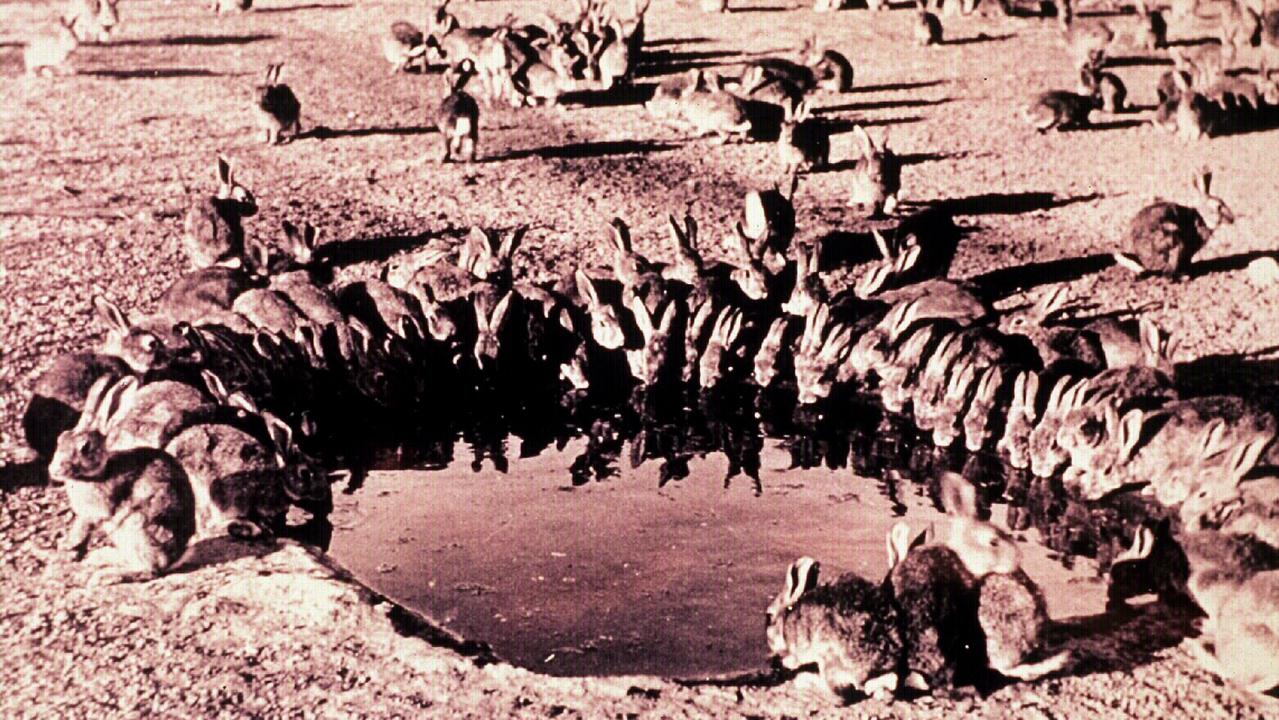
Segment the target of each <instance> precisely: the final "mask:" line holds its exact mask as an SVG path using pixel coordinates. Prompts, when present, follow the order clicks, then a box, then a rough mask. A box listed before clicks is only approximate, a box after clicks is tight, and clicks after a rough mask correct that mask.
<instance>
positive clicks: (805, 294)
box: [782, 246, 828, 317]
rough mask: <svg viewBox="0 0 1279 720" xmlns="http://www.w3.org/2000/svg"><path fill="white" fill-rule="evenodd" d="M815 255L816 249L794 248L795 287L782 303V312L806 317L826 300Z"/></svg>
mask: <svg viewBox="0 0 1279 720" xmlns="http://www.w3.org/2000/svg"><path fill="white" fill-rule="evenodd" d="M817 255H818V249H817V248H808V247H804V246H799V247H796V248H795V287H794V289H793V290H791V296H790V297H789V298H788V299H787V300H786V302H784V303H782V312H784V313H786V314H788V315H794V316H796V317H807V316H808V314H809V313H810V312H812V311H813V309H814V308H815V307H817V305H819V304H820V303H822V302H825V301H826V300H827V299H828V298H827V294H826V287H825V285H823V284H822V278H821V275H819V274H818V272H817Z"/></svg>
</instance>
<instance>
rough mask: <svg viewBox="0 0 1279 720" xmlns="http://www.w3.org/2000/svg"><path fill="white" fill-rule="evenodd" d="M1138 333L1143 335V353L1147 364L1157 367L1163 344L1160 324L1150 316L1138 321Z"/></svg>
mask: <svg viewBox="0 0 1279 720" xmlns="http://www.w3.org/2000/svg"><path fill="white" fill-rule="evenodd" d="M1137 330H1138V334H1139V335H1140V336H1141V354H1142V357H1143V358H1144V359H1145V361H1146V365H1148V366H1150V367H1156V366H1157V365H1158V363H1159V359H1160V353H1159V347H1160V345H1161V344H1162V341H1161V335H1162V333H1161V332H1160V330H1159V326H1158V325H1156V324H1155V323H1154V322H1153V321H1152V320H1150V319H1149V318H1144V317H1143V318H1141V319H1140V320H1138V321H1137Z"/></svg>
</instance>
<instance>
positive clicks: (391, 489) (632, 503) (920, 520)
mask: <svg viewBox="0 0 1279 720" xmlns="http://www.w3.org/2000/svg"><path fill="white" fill-rule="evenodd" d="M507 442H508V446H507V447H505V448H504V449H505V451H506V452H505V453H503V454H502V457H505V456H506V455H509V456H510V457H512V458H519V457H520V456H521V455H524V454H530V453H528V452H524V451H523V448H521V443H520V441H519V440H518V439H514V438H511V439H509V440H508V441H507ZM632 442H634V440H632V441H628V443H627V444H630V443H632ZM590 445H591V443H588V441H587V440H586V439H584V438H582V437H578V438H575V439H572V440H569V441H567V442H566V443H563V445H562V449H559V450H556V449H554V447H555V446H552V448H551V449H549V450H548V451H545V452H542V453H541V454H539V455H536V456H535V457H529V458H523V459H512V460H509V461H506V460H500V461H499V464H500V465H503V466H505V469H506V472H505V473H502V472H498V471H496V470H494V469H493V463H492V462H491V461H482V462H480V471H479V472H476V471H474V470H473V467H472V464H471V463H458V462H455V463H452V464H449V465H447V466H446V467H444V468H442V469H432V470H388V471H375V472H372V473H370V474H369V475H368V477H367V479H366V481H365V483H364V485H363V487H362V488H360V489H359V490H358V491H357V492H355V493H353V494H350V495H343V496H340V498H339V500H338V501H337V508H336V510H335V512H334V515H333V517H332V520H333V524H334V528H335V531H334V535H333V540H332V546H331V548H330V552H331V553H332V554H333V555H334V556H335V557H336V558H337V560H338V561H339V562H340V563H342V564H343V565H345V566H346V567H347V568H349V569H350V570H351V571H352V572H354V573H355V574H356V575H357V576H358V577H359V578H360V579H361V580H362V581H363V582H365V583H366V584H368V585H369V586H371V587H372V588H374V589H375V590H377V591H379V592H381V593H383V594H385V595H387V596H389V597H391V598H392V599H394V600H396V601H397V602H399V603H401V604H403V605H406V606H407V607H410V608H413V609H415V610H418V611H420V612H422V613H424V614H425V615H427V616H429V617H431V618H432V619H433V620H435V621H436V622H438V623H440V624H442V625H443V626H445V627H447V628H449V629H451V630H453V631H455V632H457V633H460V634H461V635H462V636H464V637H466V638H468V639H476V640H483V641H485V642H487V643H489V644H490V645H491V646H492V647H493V649H494V651H495V652H496V653H497V655H498V656H500V657H502V658H503V659H505V660H508V661H510V662H513V663H515V664H518V665H521V666H524V667H528V668H531V669H535V670H538V671H540V672H546V673H551V674H560V675H579V674H629V673H651V674H658V675H664V676H672V677H703V676H713V675H724V674H731V673H737V672H743V671H751V670H757V669H760V668H763V667H765V666H766V664H767V649H766V646H765V642H764V633H763V630H764V609H765V607H766V606H767V604H768V602H769V600H770V598H771V597H772V596H773V595H775V594H776V592H777V591H778V590H779V589H780V586H781V584H782V581H783V578H784V573H785V569H786V567H787V565H788V564H789V563H790V562H791V561H793V560H794V559H795V558H797V557H799V556H801V555H811V556H813V557H815V558H818V559H819V560H820V561H821V562H822V568H823V573H824V574H825V576H826V577H835V576H836V575H838V574H839V573H841V572H845V571H849V570H852V571H856V572H858V573H861V574H863V575H864V576H866V577H870V578H880V577H882V576H883V574H884V572H885V569H886V561H885V550H884V536H885V534H886V533H887V531H888V529H889V527H890V526H891V525H892V524H893V522H895V521H896V520H898V519H903V518H904V519H905V520H906V521H907V522H909V523H910V524H911V525H912V527H914V528H922V527H924V526H925V525H927V524H928V523H939V524H940V523H944V522H945V519H944V517H943V516H942V515H941V514H940V513H938V512H937V510H936V509H934V507H933V503H932V502H931V501H930V500H929V499H928V498H927V494H926V489H925V486H924V485H919V484H914V483H910V482H902V483H894V484H893V486H892V487H893V488H895V489H893V491H892V492H889V490H890V488H889V486H887V485H885V484H884V483H881V482H878V481H875V480H870V479H863V478H859V477H856V476H855V475H853V473H852V472H851V471H850V470H848V469H839V470H830V469H827V468H826V467H824V466H820V465H819V466H818V467H812V468H807V469H805V468H802V467H795V465H796V463H795V462H794V458H795V452H794V447H793V445H792V444H790V443H784V442H782V441H780V440H771V439H765V440H763V442H762V446H761V447H759V448H758V470H757V471H752V472H751V473H750V474H751V475H752V476H758V482H757V483H756V482H753V481H752V478H751V477H745V476H743V475H741V474H739V473H740V468H739V467H736V463H730V462H729V460H728V459H727V458H726V456H725V455H724V454H721V453H711V454H707V455H706V456H698V457H694V458H692V459H689V460H687V463H688V465H687V467H686V468H682V469H681V472H680V473H679V475H685V472H684V470H686V471H687V474H686V477H683V479H679V480H675V481H670V479H669V478H670V475H671V473H670V468H669V467H668V466H666V465H665V464H662V465H659V464H658V463H652V462H650V463H643V464H638V467H632V466H631V464H630V463H626V462H621V463H617V462H613V463H606V464H604V465H600V464H599V463H596V467H595V470H596V472H594V473H593V474H591V475H590V476H589V479H588V477H587V476H584V474H583V472H582V466H583V460H582V458H583V457H587V456H590V455H591V453H590V452H587V451H588V450H590V447H589V446H590ZM457 449H458V450H459V451H466V447H464V446H463V444H461V443H459V445H458V448H457ZM621 449H622V451H623V452H624V451H625V448H621ZM753 455H754V454H753V453H752V456H753ZM450 456H451V455H450ZM624 456H625V455H623V457H624ZM508 463H509V465H508ZM752 470H754V469H753V468H752ZM729 476H735V477H733V478H732V479H731V480H728V481H726V480H725V478H726V477H729ZM1000 510H1001V508H1000V507H999V506H996V508H995V515H996V518H997V519H998V517H999V516H1000V514H1001V512H1000ZM939 526H940V525H939ZM1023 550H1024V554H1025V560H1024V564H1025V566H1026V569H1027V571H1028V572H1029V573H1030V574H1031V576H1032V577H1034V578H1035V579H1036V580H1037V581H1039V582H1040V584H1041V585H1043V586H1044V588H1045V591H1046V593H1047V595H1048V600H1049V611H1050V613H1051V614H1052V615H1053V616H1054V617H1057V618H1061V617H1066V616H1072V615H1080V614H1090V613H1096V612H1100V611H1101V610H1102V608H1103V607H1104V604H1105V597H1104V596H1105V592H1104V586H1103V585H1102V584H1101V583H1100V582H1099V581H1097V580H1096V579H1095V574H1096V573H1095V569H1094V567H1093V566H1092V565H1091V564H1090V563H1088V562H1077V563H1074V566H1073V569H1072V570H1066V569H1065V568H1064V567H1063V566H1062V565H1061V564H1060V563H1058V562H1055V561H1053V560H1051V559H1049V556H1048V553H1047V552H1046V551H1045V550H1044V549H1043V548H1041V547H1040V546H1038V545H1036V544H1034V543H1032V542H1027V543H1025V545H1024V548H1023Z"/></svg>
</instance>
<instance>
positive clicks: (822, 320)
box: [795, 303, 852, 405]
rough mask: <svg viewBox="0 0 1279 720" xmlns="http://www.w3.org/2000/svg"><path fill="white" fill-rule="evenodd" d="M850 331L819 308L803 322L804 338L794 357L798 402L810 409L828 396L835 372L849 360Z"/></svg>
mask: <svg viewBox="0 0 1279 720" xmlns="http://www.w3.org/2000/svg"><path fill="white" fill-rule="evenodd" d="M851 345H852V328H850V327H848V326H847V325H844V324H842V323H832V322H830V306H828V305H826V304H824V303H823V304H821V305H818V306H816V307H814V308H813V309H812V310H811V311H809V313H808V316H807V317H806V318H805V319H804V334H803V336H802V337H801V339H800V342H799V348H798V350H797V351H796V353H795V387H796V389H797V390H798V394H799V395H798V399H797V402H799V404H801V405H810V404H812V403H815V402H817V401H818V400H822V399H825V398H827V397H829V396H830V393H831V389H832V387H833V385H834V382H835V375H836V371H837V370H838V368H839V366H840V365H842V364H843V363H844V361H845V360H846V359H847V358H848V352H849V350H850V347H851Z"/></svg>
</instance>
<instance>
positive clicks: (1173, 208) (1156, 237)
mask: <svg viewBox="0 0 1279 720" xmlns="http://www.w3.org/2000/svg"><path fill="white" fill-rule="evenodd" d="M1193 183H1194V187H1195V189H1196V190H1197V191H1198V193H1199V198H1200V209H1198V210H1197V209H1195V208H1191V207H1187V206H1185V205H1178V204H1177V203H1172V202H1168V201H1165V200H1159V199H1157V200H1155V202H1153V203H1151V204H1149V205H1147V206H1146V207H1144V208H1142V209H1141V211H1140V212H1138V213H1137V215H1136V217H1134V218H1133V220H1132V223H1131V224H1130V225H1129V228H1128V233H1127V234H1126V235H1125V236H1124V239H1123V241H1122V247H1121V248H1120V250H1119V251H1118V252H1116V253H1115V254H1114V257H1115V261H1116V262H1117V263H1119V264H1120V265H1121V266H1123V267H1125V268H1127V269H1129V270H1131V271H1133V272H1135V273H1139V274H1140V273H1155V274H1159V275H1167V276H1184V275H1185V274H1186V273H1187V272H1188V271H1189V270H1190V264H1191V260H1192V259H1193V258H1194V256H1195V253H1197V252H1199V250H1200V249H1201V248H1202V247H1203V246H1204V245H1205V244H1206V243H1207V242H1208V240H1210V239H1212V235H1213V233H1214V232H1215V231H1216V230H1217V228H1219V227H1221V226H1222V225H1229V224H1232V223H1234V221H1235V216H1234V213H1233V212H1232V211H1231V210H1230V207H1229V206H1227V205H1226V203H1225V202H1224V201H1223V200H1222V199H1221V198H1219V197H1217V196H1215V195H1213V194H1212V172H1211V171H1210V170H1208V169H1207V168H1203V169H1201V170H1200V171H1199V172H1198V173H1196V174H1195V176H1194V180H1193Z"/></svg>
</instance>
